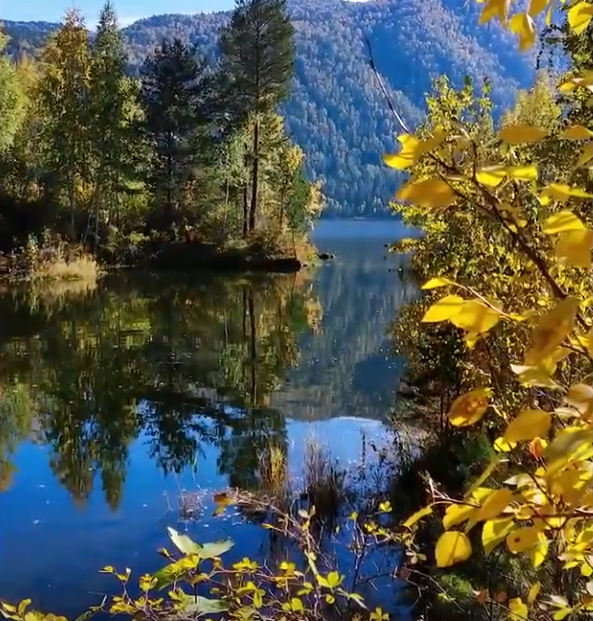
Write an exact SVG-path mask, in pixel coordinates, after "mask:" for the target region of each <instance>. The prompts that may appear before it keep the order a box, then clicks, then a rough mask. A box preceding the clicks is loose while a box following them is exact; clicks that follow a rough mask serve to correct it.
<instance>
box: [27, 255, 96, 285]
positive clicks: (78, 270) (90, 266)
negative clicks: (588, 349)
mask: <svg viewBox="0 0 593 621" xmlns="http://www.w3.org/2000/svg"><path fill="white" fill-rule="evenodd" d="M31 276H32V280H76V281H85V282H96V281H97V280H98V279H99V277H100V276H101V269H100V268H99V265H98V263H97V261H95V259H94V257H92V256H90V255H88V254H81V255H79V256H74V257H72V258H63V257H60V258H56V260H55V261H47V262H44V263H41V264H40V265H39V266H38V267H37V268H36V269H35V270H34V271H33V272H32V274H31Z"/></svg>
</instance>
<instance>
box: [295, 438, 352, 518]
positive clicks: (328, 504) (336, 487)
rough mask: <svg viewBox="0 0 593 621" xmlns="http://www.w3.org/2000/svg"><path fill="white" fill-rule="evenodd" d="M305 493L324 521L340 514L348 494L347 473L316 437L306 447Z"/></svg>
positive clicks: (310, 439) (309, 440)
mask: <svg viewBox="0 0 593 621" xmlns="http://www.w3.org/2000/svg"><path fill="white" fill-rule="evenodd" d="M304 475H305V492H306V494H307V498H308V500H309V505H310V506H315V509H316V513H317V515H318V516H319V517H320V518H322V519H329V520H331V519H333V518H335V516H336V515H337V514H338V511H339V509H340V506H341V504H342V502H343V500H344V499H345V494H346V485H345V479H346V472H345V471H344V470H343V469H342V468H340V467H339V465H338V463H337V462H336V460H334V459H333V458H332V456H331V454H330V451H329V449H328V448H327V447H326V446H324V445H322V444H321V443H320V442H319V441H318V440H317V439H316V438H315V437H309V438H307V441H306V445H305V472H304Z"/></svg>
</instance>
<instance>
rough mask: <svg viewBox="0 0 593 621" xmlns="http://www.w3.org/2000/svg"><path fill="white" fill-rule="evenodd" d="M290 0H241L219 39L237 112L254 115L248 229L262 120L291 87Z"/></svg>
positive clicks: (253, 214)
mask: <svg viewBox="0 0 593 621" xmlns="http://www.w3.org/2000/svg"><path fill="white" fill-rule="evenodd" d="M285 5H286V0H238V1H237V5H236V7H235V10H234V12H233V15H232V18H231V21H230V24H229V25H228V26H227V27H226V28H225V29H224V30H223V32H222V34H221V38H220V48H221V52H222V63H221V69H222V71H223V72H224V73H227V74H228V75H229V76H230V80H231V82H230V92H229V94H230V96H231V99H232V100H233V108H232V110H233V113H234V115H235V116H236V118H237V119H238V120H240V121H242V122H246V121H247V119H249V118H251V119H253V135H252V163H251V201H250V206H249V230H251V231H253V230H254V229H255V228H256V223H257V210H258V203H259V176H260V174H259V169H260V156H261V153H260V123H261V119H262V116H263V115H265V114H267V113H270V112H272V111H273V110H274V109H275V108H276V106H277V105H278V103H279V102H280V101H281V100H282V99H284V98H285V97H286V96H287V95H288V92H289V86H290V81H291V78H292V75H293V71H294V56H295V46H294V29H293V27H292V24H291V23H290V20H289V18H288V16H287V14H286V10H285Z"/></svg>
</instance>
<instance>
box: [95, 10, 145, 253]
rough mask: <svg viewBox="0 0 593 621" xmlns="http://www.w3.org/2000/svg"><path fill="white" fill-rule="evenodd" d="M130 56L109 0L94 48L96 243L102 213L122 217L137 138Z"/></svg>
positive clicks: (100, 20)
mask: <svg viewBox="0 0 593 621" xmlns="http://www.w3.org/2000/svg"><path fill="white" fill-rule="evenodd" d="M126 64H127V57H126V53H125V50H124V41H123V37H122V35H121V32H120V31H119V28H118V23H117V15H116V13H115V10H114V8H113V5H112V4H111V2H109V1H108V2H106V4H105V6H104V7H103V9H102V11H101V14H100V16H99V24H98V27H97V34H96V38H95V42H94V46H93V49H92V52H91V73H90V113H91V119H92V151H93V163H94V167H95V170H94V181H95V187H94V195H93V203H94V204H93V205H92V208H93V209H94V212H95V213H94V215H95V241H97V239H96V237H97V234H98V226H99V213H100V209H101V208H103V209H104V211H105V212H106V215H107V216H108V214H109V212H110V211H111V210H113V209H115V213H116V219H117V217H118V216H119V195H120V189H121V186H122V183H123V180H124V178H125V177H126V176H129V174H130V170H129V169H130V166H129V164H130V162H131V161H133V159H134V158H133V149H134V141H133V139H132V138H133V136H132V132H131V124H130V114H131V108H132V107H133V83H132V81H131V80H130V78H128V77H127V75H126Z"/></svg>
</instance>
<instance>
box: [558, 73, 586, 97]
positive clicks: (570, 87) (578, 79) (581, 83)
mask: <svg viewBox="0 0 593 621" xmlns="http://www.w3.org/2000/svg"><path fill="white" fill-rule="evenodd" d="M582 87H584V88H587V89H591V88H592V87H593V70H591V69H585V70H583V71H582V72H581V74H580V75H575V76H572V77H570V78H568V79H567V80H564V81H563V82H561V83H560V84H559V85H558V89H559V90H560V92H561V93H572V92H574V91H575V90H576V89H577V88H582Z"/></svg>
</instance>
